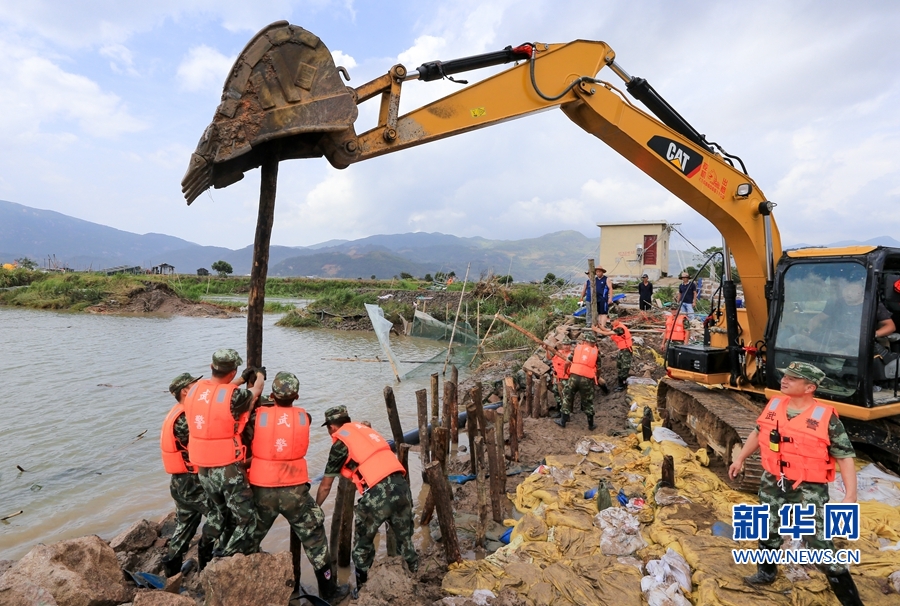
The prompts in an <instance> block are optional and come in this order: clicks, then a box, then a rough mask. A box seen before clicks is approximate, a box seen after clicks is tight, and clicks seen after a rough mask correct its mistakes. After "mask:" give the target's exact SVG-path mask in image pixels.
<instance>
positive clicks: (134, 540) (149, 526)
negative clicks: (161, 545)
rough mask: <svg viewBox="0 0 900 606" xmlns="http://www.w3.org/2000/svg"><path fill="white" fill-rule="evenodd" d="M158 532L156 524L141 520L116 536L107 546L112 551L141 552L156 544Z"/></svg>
mask: <svg viewBox="0 0 900 606" xmlns="http://www.w3.org/2000/svg"><path fill="white" fill-rule="evenodd" d="M158 532H159V527H158V525H157V524H154V523H153V522H149V521H147V520H141V521H139V522H135V523H134V524H132V525H131V526H130V527H128V528H127V529H125V530H123V531H122V532H120V533H119V534H117V535H116V537H115V538H114V539H113V540H112V541H110V542H109V546H110V547H112V549H113V551H143V550H145V549H147V548H148V547H152V546H153V544H154V543H156V539H157V537H158Z"/></svg>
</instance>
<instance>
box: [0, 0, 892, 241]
mask: <svg viewBox="0 0 900 606" xmlns="http://www.w3.org/2000/svg"><path fill="white" fill-rule="evenodd" d="M281 19H285V20H288V21H290V22H291V23H294V24H297V25H300V26H303V27H304V28H306V29H308V30H310V31H312V32H313V33H315V34H317V35H318V36H319V37H320V38H321V39H322V41H323V42H324V43H325V44H326V45H327V46H328V48H329V50H330V51H331V52H332V54H333V55H334V56H335V59H336V63H337V64H339V65H343V66H345V67H346V68H347V69H348V71H349V73H350V76H351V78H352V79H351V82H350V83H349V84H350V85H352V86H359V85H360V84H363V83H365V82H367V81H369V80H370V79H373V78H376V77H378V76H379V75H381V74H383V73H386V72H387V70H388V69H390V67H391V66H392V65H394V64H395V63H398V62H400V63H403V64H404V65H406V66H407V68H410V69H414V68H415V67H416V66H418V65H420V64H421V63H422V62H425V61H429V60H435V59H443V60H447V59H452V58H457V57H464V56H468V55H473V54H477V53H483V52H489V51H492V50H499V49H502V48H504V47H505V46H507V45H513V46H516V45H518V44H521V43H523V42H534V41H540V42H567V41H571V40H575V39H589V40H603V41H605V42H607V43H608V44H609V45H610V46H611V47H612V48H613V49H614V50H615V51H616V57H617V62H618V63H619V64H621V65H622V66H623V67H624V68H625V69H626V70H627V71H628V72H629V73H630V74H632V75H635V76H641V77H644V78H646V79H647V80H649V81H650V82H651V83H652V85H653V86H654V87H655V88H656V90H657V91H659V92H660V93H661V94H662V95H663V96H664V97H665V98H666V99H667V100H668V101H669V102H670V103H671V104H672V105H673V106H674V107H675V108H676V109H677V110H678V111H679V112H680V113H681V114H682V115H683V116H684V117H685V118H686V119H687V120H688V121H689V122H691V123H692V124H693V125H694V126H695V127H696V128H697V130H698V131H700V132H701V133H704V134H706V135H707V136H708V138H709V140H712V141H716V142H718V143H721V144H722V145H723V146H724V147H725V148H726V149H727V150H728V151H729V152H730V153H732V154H735V155H738V156H740V157H741V158H742V159H743V160H744V162H745V164H746V166H747V169H748V172H749V174H750V175H751V176H752V177H753V178H754V180H755V181H756V183H757V184H758V185H759V186H760V188H761V189H762V190H763V192H764V193H765V194H766V196H767V198H768V199H769V200H771V201H773V202H775V203H776V204H777V205H778V206H777V208H776V209H775V213H774V216H775V219H776V221H777V223H778V226H779V229H780V231H781V236H782V241H783V242H784V243H785V244H789V243H792V242H794V243H796V242H805V243H816V244H826V243H829V242H834V241H839V240H848V239H853V240H868V239H870V238H873V237H877V236H883V235H890V236H893V237H896V238H898V239H900V212H898V207H900V206H898V205H900V162H898V158H900V110H898V108H900V69H898V67H897V66H898V64H900V62H898V59H900V51H898V50H897V48H898V47H897V40H896V37H897V32H898V31H900V2H893V1H891V0H883V1H874V0H857V1H855V2H841V1H831V0H811V1H802V0H793V1H791V2H784V1H783V0H782V1H775V2H767V1H758V2H756V1H748V2H740V3H738V2H697V1H693V0H683V1H681V2H663V1H650V0H646V1H642V0H627V1H619V0H586V1H580V0H530V1H528V2H513V1H495V0H485V1H482V2H477V3H467V2H459V1H440V0H438V1H435V0H415V1H409V2H404V1H394V2H392V1H387V0H385V1H378V2H362V1H358V0H336V1H331V0H304V1H302V2H300V1H292V0H270V1H266V0H256V1H254V2H247V1H246V0H240V1H238V0H195V1H190V0H155V1H154V2H140V3H139V2H120V1H114V0H106V1H104V0H93V1H91V0H82V1H79V2H68V1H63V0H53V1H51V0H29V1H28V2H20V1H12V0H0V57H2V61H0V80H2V81H3V82H4V86H3V87H2V88H0V140H2V145H0V199H3V200H8V201H10V202H16V203H19V204H24V205H26V206H32V207H35V208H41V209H49V210H54V211H58V212H61V213H64V214H67V215H71V216H74V217H77V218H80V219H84V220H88V221H93V222H96V223H101V224H104V225H109V226H111V227H115V228H118V229H123V230H127V231H131V232H136V233H141V234H143V233H148V232H154V233H164V234H169V235H173V236H178V237H180V238H184V239H186V240H189V241H192V242H196V243H198V244H203V245H216V246H225V247H228V248H232V249H236V248H241V247H244V246H247V245H248V244H251V243H252V242H253V237H254V230H255V224H256V213H257V210H256V209H257V204H258V196H259V170H254V171H251V172H249V173H247V175H246V176H245V178H244V180H243V181H240V182H238V183H236V184H234V185H231V186H229V187H227V188H225V189H220V190H211V191H210V192H208V193H205V194H203V195H202V196H201V197H199V198H198V199H197V200H196V201H195V202H194V203H193V204H192V205H191V206H190V207H188V206H187V205H186V204H185V201H184V198H183V197H182V194H181V185H180V183H181V178H182V177H183V175H184V172H185V170H186V168H187V165H188V160H189V159H190V156H191V153H192V152H193V150H194V148H195V147H196V144H197V141H198V140H199V138H200V135H201V134H202V133H203V130H204V129H205V128H206V126H207V125H208V124H209V122H210V121H211V119H212V116H213V112H214V111H215V108H216V106H217V105H218V103H219V101H220V96H221V92H222V85H223V83H224V81H225V77H226V75H227V74H228V72H229V70H230V68H231V66H232V64H233V62H234V60H235V59H236V58H237V55H238V53H240V51H241V50H242V49H243V47H244V45H245V44H246V43H247V42H248V41H249V40H250V39H251V38H252V37H253V35H254V34H255V33H256V32H257V31H259V30H260V29H261V28H263V27H265V26H266V25H267V24H269V23H271V22H274V21H277V20H281ZM494 71H496V70H494ZM490 73H492V72H491V71H490V70H485V71H484V72H483V74H482V73H481V72H477V73H472V74H470V75H469V76H470V78H474V79H477V78H480V77H482V75H484V76H486V75H489V74H490ZM462 77H465V76H462ZM600 77H601V78H604V79H608V80H610V81H611V82H613V83H614V84H616V85H617V86H621V81H620V80H619V79H618V78H617V77H616V76H615V75H614V74H612V73H611V72H609V71H608V70H603V71H601V73H600ZM458 86H459V85H457V84H453V83H451V82H446V81H443V82H440V81H439V82H431V83H420V82H408V83H406V84H405V85H404V87H403V96H402V97H401V99H402V100H401V113H405V112H406V111H409V110H411V109H413V108H415V107H418V106H420V105H422V104H424V103H427V102H429V101H431V100H434V99H437V98H439V97H441V96H443V95H446V94H449V93H451V92H453V91H454V90H456V89H457V88H458ZM375 105H376V103H373V102H370V103H368V104H364V105H363V106H361V108H360V117H359V119H358V121H357V124H356V130H357V132H363V131H365V130H368V129H369V128H371V127H372V126H374V121H375V113H374V112H375V111H376V110H377V108H376V107H375ZM657 219H663V220H666V221H668V222H670V223H679V224H680V226H679V231H681V232H682V233H683V234H684V235H685V236H686V237H687V238H688V239H689V240H690V241H691V242H692V243H694V244H695V245H697V246H698V247H700V248H706V247H708V246H713V245H718V244H720V243H721V240H720V237H719V236H718V235H717V233H716V231H715V229H714V228H713V227H712V226H711V224H709V222H708V221H706V220H705V219H704V218H703V217H701V216H700V215H699V214H697V213H696V212H694V211H693V210H691V209H690V208H688V207H687V206H686V205H685V204H684V203H683V202H681V201H680V200H678V199H677V198H675V197H674V196H672V195H671V194H669V193H668V192H667V191H666V190H664V189H663V188H662V187H661V186H660V185H658V184H657V183H655V182H654V181H653V180H652V179H650V178H649V177H647V176H646V175H644V173H642V172H640V171H639V170H638V169H637V168H635V167H634V166H633V165H631V164H630V163H629V162H628V161H626V160H625V159H624V158H622V157H620V156H619V155H618V154H617V153H616V152H614V151H612V150H611V149H609V148H608V147H606V146H605V145H604V144H603V143H602V142H601V141H600V140H598V139H596V138H594V137H592V136H589V135H587V134H585V133H584V132H583V131H581V129H580V128H579V127H577V126H576V125H575V124H573V123H571V122H570V121H569V120H568V118H566V117H565V115H564V114H563V113H562V112H560V111H558V110H553V111H547V112H543V113H540V114H538V115H535V116H530V117H526V118H523V119H520V120H515V121H512V122H508V123H504V124H501V125H498V126H495V127H491V128H487V129H483V130H480V131H476V132H473V133H469V134H464V135H461V136H458V137H453V138H450V139H445V140H442V141H438V142H435V143H431V144H428V145H425V146H420V147H416V148H413V149H410V150H405V151H402V152H399V153H395V154H390V155H387V156H383V157H380V158H375V159H372V160H368V161H366V162H362V163H360V164H356V165H353V166H350V167H349V168H347V169H345V170H336V169H334V168H332V167H331V166H330V165H329V164H328V163H327V161H326V160H324V159H311V160H291V161H286V162H282V163H281V166H280V168H279V181H278V196H277V201H276V210H275V221H274V228H273V231H272V243H273V244H280V245H286V246H307V245H311V244H315V243H318V242H322V241H326V240H330V239H356V238H361V237H365V236H369V235H374V234H380V233H387V234H390V233H404V232H411V231H427V232H434V231H438V232H443V233H449V234H454V235H457V236H483V237H488V238H497V239H519V238H528V237H535V236H540V235H542V234H545V233H549V232H554V231H559V230H564V229H574V230H578V231H581V232H582V233H584V234H586V235H588V236H596V235H598V234H599V229H598V228H597V227H596V224H597V223H599V222H616V221H633V220H657ZM673 246H675V247H679V248H680V247H681V246H679V244H678V243H677V242H676V241H674V240H673Z"/></svg>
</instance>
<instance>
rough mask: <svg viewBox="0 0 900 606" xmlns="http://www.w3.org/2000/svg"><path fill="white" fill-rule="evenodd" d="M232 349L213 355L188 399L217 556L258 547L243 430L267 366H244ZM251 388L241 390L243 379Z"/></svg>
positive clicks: (191, 450)
mask: <svg viewBox="0 0 900 606" xmlns="http://www.w3.org/2000/svg"><path fill="white" fill-rule="evenodd" d="M241 364H243V360H241V356H240V355H238V352H236V351H235V350H233V349H220V350H218V351H216V353H214V354H213V357H212V364H210V368H211V369H212V377H211V378H209V379H201V380H200V381H197V382H196V383H194V385H193V387H191V389H190V391H188V394H187V397H186V398H185V404H184V408H185V415H186V416H187V422H188V427H189V428H190V442H189V443H188V455H189V456H190V460H191V463H193V464H194V465H197V467H198V471H197V475H198V477H199V479H200V484H201V485H202V486H203V490H204V491H205V492H206V495H207V497H208V498H209V501H210V504H209V506H210V510H209V517H208V518H207V520H208V522H209V525H210V529H211V533H212V535H213V536H214V537H215V540H216V548H215V550H214V551H213V556H214V557H225V556H231V555H234V554H236V553H243V554H250V553H253V550H254V549H255V543H254V540H253V536H254V532H255V531H256V508H255V507H254V505H253V491H252V490H250V484H249V483H248V482H247V472H246V471H245V469H244V458H245V453H246V448H245V446H244V444H243V443H242V441H241V432H242V431H243V430H244V426H245V425H246V424H247V418H248V417H249V416H250V410H251V409H252V407H253V404H254V403H255V402H256V400H257V399H258V398H259V396H260V394H261V393H262V390H263V384H264V383H265V378H266V374H265V370H264V369H253V368H248V369H246V370H245V371H244V372H243V373H242V374H241V375H240V376H237V368H238V366H240V365H241ZM245 383H246V384H247V385H249V386H250V389H241V388H240V386H241V385H243V384H245Z"/></svg>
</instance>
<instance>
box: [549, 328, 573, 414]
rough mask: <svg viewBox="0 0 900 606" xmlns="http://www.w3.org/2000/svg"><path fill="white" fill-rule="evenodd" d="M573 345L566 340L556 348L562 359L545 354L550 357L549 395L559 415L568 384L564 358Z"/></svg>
mask: <svg viewBox="0 0 900 606" xmlns="http://www.w3.org/2000/svg"><path fill="white" fill-rule="evenodd" d="M574 344H575V341H571V340H568V339H567V340H565V341H564V342H563V343H560V344H559V346H557V348H556V350H557V351H558V352H559V353H561V354H562V355H563V356H564V357H562V358H561V357H560V356H557V355H555V354H551V353H550V352H547V356H548V357H550V360H549V361H550V368H552V370H553V372H552V374H551V376H550V377H549V379H550V393H552V394H553V399H555V400H556V408H557V410H558V411H560V414H561V412H562V409H563V399H564V398H565V395H566V385H568V383H569V361H568V360H567V359H565V357H567V356H568V354H570V353H571V352H572V346H573V345H574Z"/></svg>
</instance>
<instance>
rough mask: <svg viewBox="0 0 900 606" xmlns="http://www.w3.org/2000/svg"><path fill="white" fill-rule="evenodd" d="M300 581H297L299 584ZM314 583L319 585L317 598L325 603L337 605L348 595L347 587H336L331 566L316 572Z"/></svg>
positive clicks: (348, 587)
mask: <svg viewBox="0 0 900 606" xmlns="http://www.w3.org/2000/svg"><path fill="white" fill-rule="evenodd" d="M299 582H300V579H297V583H298V584H299ZM316 582H317V583H318V584H319V597H320V598H322V599H323V600H325V601H326V602H330V603H334V604H339V603H340V602H341V600H343V599H344V598H346V597H347V596H348V595H349V594H350V586H349V585H338V584H337V581H336V580H335V575H334V574H333V573H332V572H331V566H324V567H322V568H320V569H319V570H317V571H316Z"/></svg>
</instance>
